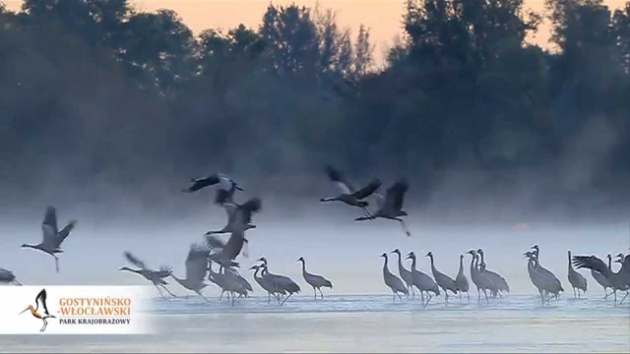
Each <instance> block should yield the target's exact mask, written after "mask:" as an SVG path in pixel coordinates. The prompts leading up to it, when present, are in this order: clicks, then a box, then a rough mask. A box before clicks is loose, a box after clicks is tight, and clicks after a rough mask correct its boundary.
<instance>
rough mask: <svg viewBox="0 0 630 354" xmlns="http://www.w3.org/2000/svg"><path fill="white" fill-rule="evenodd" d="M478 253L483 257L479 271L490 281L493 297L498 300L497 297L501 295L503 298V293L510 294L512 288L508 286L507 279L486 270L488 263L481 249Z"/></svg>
mask: <svg viewBox="0 0 630 354" xmlns="http://www.w3.org/2000/svg"><path fill="white" fill-rule="evenodd" d="M477 253H478V254H479V256H481V263H479V271H480V272H481V274H482V275H483V276H485V277H487V278H488V279H489V282H490V283H489V284H490V285H491V288H490V290H491V291H492V296H493V297H495V298H496V297H497V295H499V297H501V292H502V291H505V292H508V293H509V292H510V286H509V285H508V283H507V281H506V280H505V278H503V277H502V276H500V275H499V274H497V273H495V272H493V271H491V270H488V269H486V262H485V261H484V252H483V250H482V249H481V248H480V249H478V250H477Z"/></svg>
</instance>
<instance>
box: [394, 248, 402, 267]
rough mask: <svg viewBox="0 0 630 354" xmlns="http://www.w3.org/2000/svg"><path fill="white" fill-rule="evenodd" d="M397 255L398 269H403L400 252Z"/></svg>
mask: <svg viewBox="0 0 630 354" xmlns="http://www.w3.org/2000/svg"><path fill="white" fill-rule="evenodd" d="M396 254H397V255H398V267H399V268H402V267H403V264H402V255H401V254H400V253H398V252H396Z"/></svg>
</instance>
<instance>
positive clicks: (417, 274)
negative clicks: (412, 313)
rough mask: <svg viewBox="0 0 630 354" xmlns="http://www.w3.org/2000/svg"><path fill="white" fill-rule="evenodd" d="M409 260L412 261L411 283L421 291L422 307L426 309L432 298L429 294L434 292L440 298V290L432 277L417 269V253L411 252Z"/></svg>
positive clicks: (408, 256) (408, 255)
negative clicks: (425, 297)
mask: <svg viewBox="0 0 630 354" xmlns="http://www.w3.org/2000/svg"><path fill="white" fill-rule="evenodd" d="M407 259H411V281H412V282H413V285H414V286H415V287H416V288H418V290H420V296H421V301H422V307H426V306H427V305H428V304H429V301H431V298H432V297H431V294H429V292H433V293H434V294H435V296H438V295H440V288H439V287H438V285H437V283H436V282H435V281H433V279H431V277H430V276H428V275H426V274H424V273H423V272H421V271H419V270H418V269H416V265H417V260H416V254H415V253H413V252H409V254H407ZM424 293H426V295H427V300H426V301H424Z"/></svg>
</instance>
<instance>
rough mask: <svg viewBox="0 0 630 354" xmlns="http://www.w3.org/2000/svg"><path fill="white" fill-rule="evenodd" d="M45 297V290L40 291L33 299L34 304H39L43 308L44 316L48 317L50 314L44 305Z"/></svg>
mask: <svg viewBox="0 0 630 354" xmlns="http://www.w3.org/2000/svg"><path fill="white" fill-rule="evenodd" d="M47 297H48V295H47V294H46V289H42V291H40V292H39V294H37V297H35V303H36V304H39V303H40V302H41V304H42V307H44V312H45V313H46V316H50V313H49V312H48V306H47V305H46V298H47Z"/></svg>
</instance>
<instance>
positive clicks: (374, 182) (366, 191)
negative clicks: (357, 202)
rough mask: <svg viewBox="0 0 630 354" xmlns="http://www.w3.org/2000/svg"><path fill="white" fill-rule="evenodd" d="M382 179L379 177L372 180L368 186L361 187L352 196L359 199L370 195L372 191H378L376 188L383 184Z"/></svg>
mask: <svg viewBox="0 0 630 354" xmlns="http://www.w3.org/2000/svg"><path fill="white" fill-rule="evenodd" d="M381 184H382V183H381V180H379V179H378V178H376V179H374V180H372V181H371V182H370V183H368V185H367V186H365V187H363V188H361V189H359V190H358V191H356V192H354V193H352V196H353V197H355V198H357V199H364V198H367V197H369V196H370V195H371V194H372V193H374V192H376V190H377V189H378V188H379V187H380V186H381Z"/></svg>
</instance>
